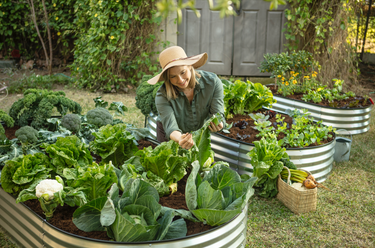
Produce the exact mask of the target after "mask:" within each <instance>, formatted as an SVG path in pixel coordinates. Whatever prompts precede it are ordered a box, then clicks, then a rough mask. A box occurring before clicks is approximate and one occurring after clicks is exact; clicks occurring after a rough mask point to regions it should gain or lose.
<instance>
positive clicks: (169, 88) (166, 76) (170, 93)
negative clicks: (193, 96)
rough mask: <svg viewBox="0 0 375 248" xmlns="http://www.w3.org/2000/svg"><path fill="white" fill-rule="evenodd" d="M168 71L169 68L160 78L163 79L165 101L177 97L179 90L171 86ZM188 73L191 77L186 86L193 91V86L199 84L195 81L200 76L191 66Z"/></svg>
mask: <svg viewBox="0 0 375 248" xmlns="http://www.w3.org/2000/svg"><path fill="white" fill-rule="evenodd" d="M170 69H171V68H169V69H168V70H166V71H165V72H164V73H163V75H162V77H163V79H164V84H165V89H166V92H167V99H168V100H171V99H173V100H174V99H176V98H177V97H178V94H179V92H180V90H179V88H178V87H177V86H175V85H173V84H172V83H171V81H170V80H169V70H170ZM190 73H191V77H190V81H189V85H188V86H187V88H190V89H194V88H195V85H196V84H199V83H198V81H197V78H200V77H201V75H200V74H199V73H198V72H196V71H195V69H194V67H193V66H190Z"/></svg>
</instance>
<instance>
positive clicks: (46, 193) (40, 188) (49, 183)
mask: <svg viewBox="0 0 375 248" xmlns="http://www.w3.org/2000/svg"><path fill="white" fill-rule="evenodd" d="M63 189H64V186H63V185H62V184H61V183H59V182H58V181H57V180H55V179H44V180H43V181H41V182H40V183H39V184H38V185H37V186H36V188H35V190H36V192H35V195H36V197H38V198H40V197H43V198H44V199H45V200H47V201H48V200H52V199H53V194H54V193H56V192H59V191H60V190H63Z"/></svg>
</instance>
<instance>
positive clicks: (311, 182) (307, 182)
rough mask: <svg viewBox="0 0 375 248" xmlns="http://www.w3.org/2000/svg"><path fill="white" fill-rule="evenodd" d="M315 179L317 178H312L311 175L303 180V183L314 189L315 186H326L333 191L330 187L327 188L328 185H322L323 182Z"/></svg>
mask: <svg viewBox="0 0 375 248" xmlns="http://www.w3.org/2000/svg"><path fill="white" fill-rule="evenodd" d="M313 180H315V179H314V177H312V179H311V177H310V178H307V179H306V180H304V181H303V183H302V184H303V186H305V187H306V188H308V189H314V188H316V187H318V188H324V189H326V190H329V191H332V190H330V189H329V188H327V187H326V186H324V185H322V184H321V183H318V182H317V181H315V182H314V181H313Z"/></svg>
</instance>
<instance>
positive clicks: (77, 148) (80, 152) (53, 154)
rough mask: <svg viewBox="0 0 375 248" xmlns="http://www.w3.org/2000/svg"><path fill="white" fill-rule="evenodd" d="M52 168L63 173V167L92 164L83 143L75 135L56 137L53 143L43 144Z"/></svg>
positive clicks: (59, 173) (60, 173)
mask: <svg viewBox="0 0 375 248" xmlns="http://www.w3.org/2000/svg"><path fill="white" fill-rule="evenodd" d="M43 147H44V148H45V150H46V152H47V153H48V156H49V157H50V160H51V163H52V165H53V167H54V170H55V171H56V173H57V174H58V175H60V176H61V175H63V171H64V169H65V168H72V167H77V166H80V167H85V166H88V165H90V164H92V156H91V154H90V151H89V150H88V147H87V146H86V144H85V143H82V142H81V141H80V140H79V138H78V137H77V136H75V135H71V136H67V137H64V138H62V137H58V138H57V141H56V143H54V144H50V145H48V144H44V145H43Z"/></svg>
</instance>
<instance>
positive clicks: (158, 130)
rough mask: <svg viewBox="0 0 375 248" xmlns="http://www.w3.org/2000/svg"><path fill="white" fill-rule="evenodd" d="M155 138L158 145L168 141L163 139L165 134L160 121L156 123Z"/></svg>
mask: <svg viewBox="0 0 375 248" xmlns="http://www.w3.org/2000/svg"><path fill="white" fill-rule="evenodd" d="M156 136H157V139H158V141H159V142H160V143H161V142H164V141H169V139H167V138H166V137H165V132H164V128H163V124H161V122H160V121H157V122H156Z"/></svg>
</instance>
